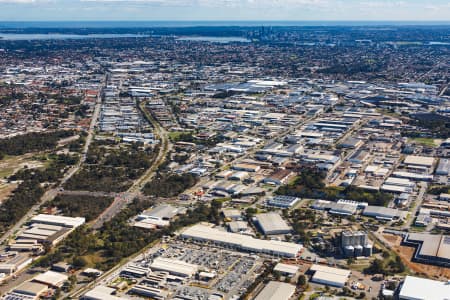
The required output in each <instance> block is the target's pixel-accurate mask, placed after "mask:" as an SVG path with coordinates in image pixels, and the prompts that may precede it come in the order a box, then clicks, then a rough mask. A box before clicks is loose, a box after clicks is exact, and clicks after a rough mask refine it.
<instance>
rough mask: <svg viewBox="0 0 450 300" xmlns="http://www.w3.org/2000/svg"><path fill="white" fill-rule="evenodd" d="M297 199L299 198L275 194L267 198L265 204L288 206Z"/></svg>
mask: <svg viewBox="0 0 450 300" xmlns="http://www.w3.org/2000/svg"><path fill="white" fill-rule="evenodd" d="M298 201H300V198H297V197H291V196H281V195H277V196H273V197H271V198H270V199H269V200H267V202H266V205H267V206H272V207H278V208H290V207H292V206H294V205H295V204H297V202H298Z"/></svg>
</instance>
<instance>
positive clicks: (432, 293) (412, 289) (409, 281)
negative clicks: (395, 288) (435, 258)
mask: <svg viewBox="0 0 450 300" xmlns="http://www.w3.org/2000/svg"><path fill="white" fill-rule="evenodd" d="M399 299H401V300H446V299H450V284H448V282H442V281H436V280H431V279H424V278H419V277H414V276H406V278H405V281H404V282H403V285H402V287H401V288H400V293H399Z"/></svg>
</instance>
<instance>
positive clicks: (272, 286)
mask: <svg viewBox="0 0 450 300" xmlns="http://www.w3.org/2000/svg"><path fill="white" fill-rule="evenodd" d="M294 293H295V286H294V285H292V284H289V283H285V282H278V281H271V282H269V283H268V284H267V285H266V286H265V287H264V288H263V289H262V291H261V292H260V293H259V294H258V296H256V298H255V300H289V299H290V298H291V297H292V295H294Z"/></svg>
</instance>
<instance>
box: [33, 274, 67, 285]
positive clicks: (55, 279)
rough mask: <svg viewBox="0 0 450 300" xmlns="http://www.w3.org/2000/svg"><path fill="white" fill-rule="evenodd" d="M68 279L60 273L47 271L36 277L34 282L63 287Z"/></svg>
mask: <svg viewBox="0 0 450 300" xmlns="http://www.w3.org/2000/svg"><path fill="white" fill-rule="evenodd" d="M67 279H68V277H67V275H64V274H61V273H58V272H53V271H47V272H45V273H42V274H39V275H38V276H36V277H34V278H33V281H36V282H40V283H43V284H46V285H50V286H54V287H61V286H62V285H63V283H64V281H66V280H67Z"/></svg>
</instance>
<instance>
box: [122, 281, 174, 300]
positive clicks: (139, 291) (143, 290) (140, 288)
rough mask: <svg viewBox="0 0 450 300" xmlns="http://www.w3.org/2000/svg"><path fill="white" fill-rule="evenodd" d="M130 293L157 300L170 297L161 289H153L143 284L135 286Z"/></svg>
mask: <svg viewBox="0 0 450 300" xmlns="http://www.w3.org/2000/svg"><path fill="white" fill-rule="evenodd" d="M130 293H132V294H136V295H140V296H144V297H148V298H151V299H156V300H163V299H167V295H168V293H167V292H166V291H162V290H160V289H156V288H152V287H149V286H146V285H142V284H138V285H135V286H134V287H133V288H132V289H131V290H130Z"/></svg>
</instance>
